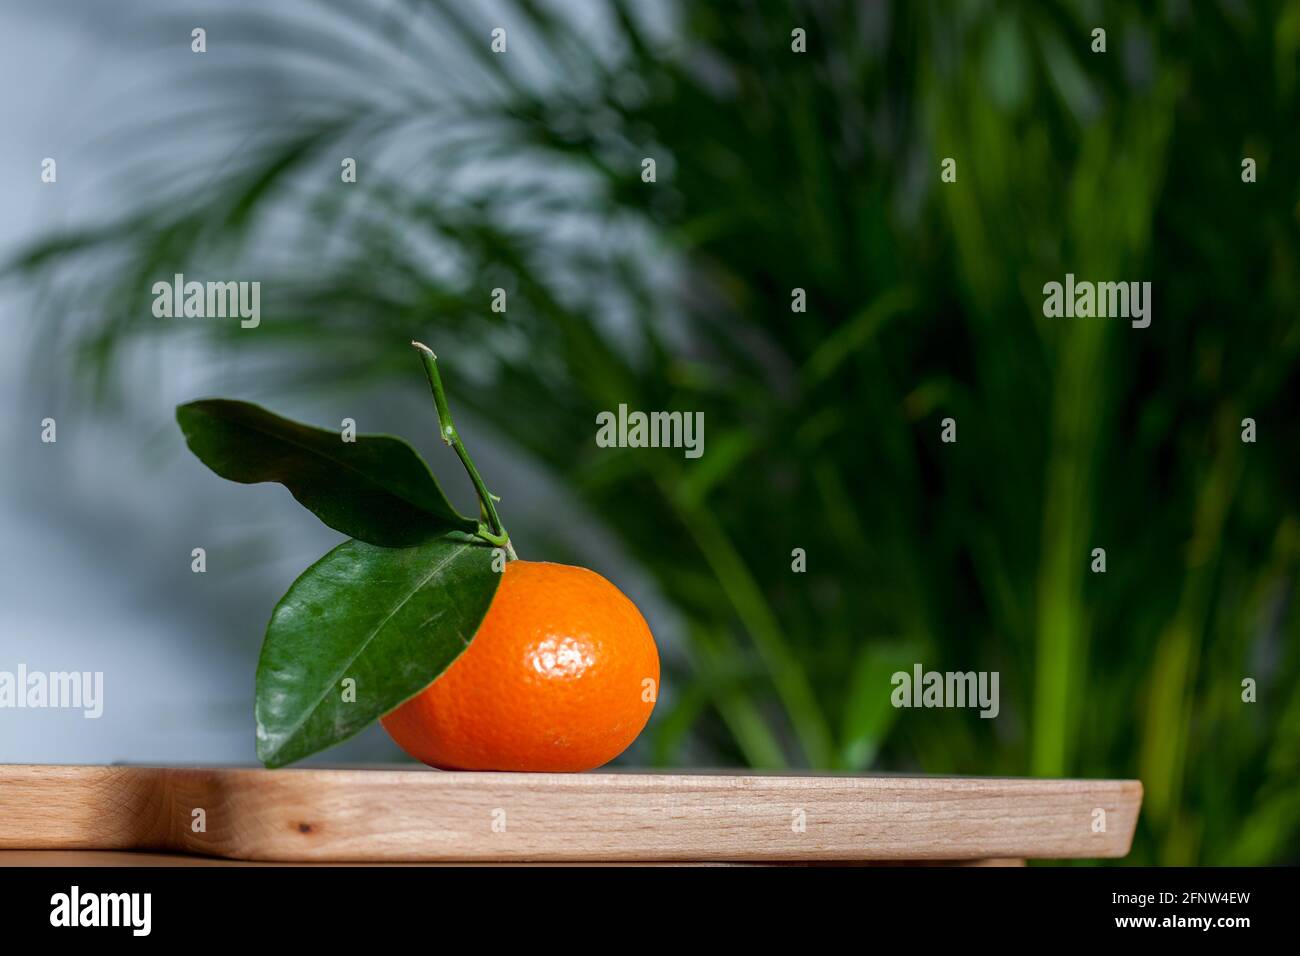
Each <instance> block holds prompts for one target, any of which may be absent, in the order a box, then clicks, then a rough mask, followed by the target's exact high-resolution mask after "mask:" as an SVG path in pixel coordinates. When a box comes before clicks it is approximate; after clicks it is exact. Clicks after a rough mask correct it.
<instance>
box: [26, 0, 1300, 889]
mask: <svg viewBox="0 0 1300 956" xmlns="http://www.w3.org/2000/svg"><path fill="white" fill-rule="evenodd" d="M315 7H316V9H314V10H312V11H310V12H309V13H306V14H304V13H293V14H291V13H290V12H288V9H286V10H285V11H283V12H280V13H270V12H268V13H265V14H258V15H256V16H250V15H237V16H234V15H232V16H230V17H227V18H219V17H214V18H213V22H212V23H211V24H210V25H209V27H208V29H209V36H210V38H220V42H219V43H218V42H216V40H215V39H210V40H209V43H210V47H211V49H212V52H210V53H209V54H207V57H208V58H209V59H208V60H206V61H204V60H203V58H196V61H202V62H196V65H195V66H194V67H193V68H192V69H193V75H192V76H188V77H186V78H173V82H176V83H178V84H181V83H190V84H192V86H187V87H184V88H185V89H192V90H193V95H192V96H191V97H190V100H189V103H188V105H187V110H189V111H191V112H190V113H189V114H188V116H189V119H191V120H193V119H194V118H195V116H199V117H201V118H202V120H203V121H204V122H228V123H229V124H230V126H231V128H232V129H233V130H238V131H239V133H238V135H237V136H231V137H228V142H229V143H230V144H231V145H232V146H237V147H238V148H236V149H233V151H231V152H229V153H226V152H223V153H222V155H221V157H220V158H219V161H213V162H211V163H203V162H200V161H198V160H196V161H195V162H194V163H192V164H183V163H182V164H179V165H177V164H172V165H169V166H167V167H166V168H167V169H168V171H169V172H168V178H167V181H164V182H158V181H157V179H156V178H155V180H154V181H153V184H152V186H151V189H150V190H149V191H148V192H147V193H141V194H140V197H139V201H138V204H137V207H136V208H133V209H130V210H128V211H127V212H126V213H125V214H124V215H123V216H122V217H121V218H120V219H119V220H117V221H114V222H112V223H110V224H109V225H107V226H105V227H102V228H98V229H96V230H93V231H87V232H81V233H78V232H75V231H74V232H70V233H67V234H61V235H57V236H51V237H49V239H48V240H47V241H44V242H42V243H41V244H39V245H36V246H33V247H32V248H31V249H30V250H29V252H28V253H27V254H26V255H25V256H24V257H23V258H22V259H21V260H19V261H18V262H17V263H16V264H15V268H17V269H18V270H20V271H23V272H25V273H27V274H44V275H53V274H57V275H59V276H61V277H62V278H61V279H60V282H59V283H57V284H54V285H52V286H50V295H51V298H50V299H49V300H47V302H46V309H47V311H48V313H49V314H50V315H52V316H53V315H60V316H65V317H67V319H68V320H67V321H65V322H63V323H55V324H53V325H51V327H50V328H51V331H50V335H51V336H53V337H54V338H56V339H58V338H60V337H67V338H69V339H70V338H72V337H73V336H75V337H76V343H77V345H76V347H77V348H78V350H79V351H78V354H79V356H80V357H81V359H82V360H83V361H84V365H85V367H86V368H88V369H91V370H92V371H94V372H96V373H97V375H96V381H97V382H98V383H99V385H100V386H101V389H102V391H104V392H105V393H109V392H111V390H112V387H113V371H114V368H115V367H116V366H115V360H116V358H117V356H119V355H120V354H121V347H122V345H123V343H124V342H125V341H127V340H128V339H130V338H131V337H133V336H135V335H136V334H138V333H151V334H157V333H158V332H159V329H160V327H161V326H160V323H159V322H158V320H154V319H152V318H151V316H150V312H149V302H150V293H149V288H150V286H151V284H152V282H153V281H156V280H158V279H160V278H164V279H165V278H169V277H170V275H171V274H172V272H173V271H184V272H186V273H187V276H188V277H192V278H204V277H209V276H211V277H216V278H230V277H232V276H238V277H240V278H250V277H260V278H261V279H262V280H263V293H264V298H263V314H264V315H265V316H267V318H266V319H265V320H264V321H263V323H262V326H261V328H260V329H258V330H257V331H256V333H254V334H249V333H245V332H242V331H240V330H239V328H238V324H237V323H220V322H216V323H203V322H201V323H199V324H200V325H201V326H202V328H203V329H204V334H207V335H210V336H212V337H213V338H216V339H219V340H221V341H222V342H223V343H224V344H225V345H226V346H227V347H237V348H238V349H240V350H244V351H258V352H259V353H275V354H283V355H286V356H290V357H291V362H292V364H293V366H294V367H296V368H297V369H298V370H299V371H300V373H301V375H302V380H306V379H307V378H309V377H310V378H317V377H318V376H320V375H321V374H328V375H330V376H334V377H335V378H334V380H335V381H338V382H340V383H347V382H351V383H358V382H371V381H375V380H378V379H385V378H400V379H401V380H402V381H406V382H410V381H412V379H413V376H412V365H411V359H410V354H409V349H408V347H407V344H406V343H407V341H408V340H409V339H410V338H412V337H413V336H418V337H426V336H428V337H429V338H428V340H429V341H431V342H434V343H435V344H436V347H437V349H438V351H439V352H440V353H441V354H444V355H446V356H448V357H454V358H451V359H450V361H451V362H452V367H453V368H458V369H460V370H462V371H461V372H460V373H459V374H461V375H463V376H470V377H472V381H473V382H474V386H475V387H465V386H463V385H462V386H461V387H456V386H454V385H453V391H454V392H455V401H456V404H457V405H458V406H460V405H469V406H473V408H474V410H475V411H476V413H478V414H479V416H480V419H481V420H483V421H486V422H490V423H491V424H492V425H493V426H494V427H495V428H496V429H498V430H499V432H500V433H501V434H502V435H503V436H506V437H507V438H508V439H509V440H510V441H512V442H513V443H514V444H515V445H516V446H517V447H518V448H519V449H521V450H523V451H524V452H526V453H527V454H528V455H529V456H531V457H532V458H533V459H534V460H535V461H536V462H538V463H540V464H542V465H543V466H545V467H546V468H547V469H548V470H549V471H550V472H552V473H553V474H554V475H555V476H557V477H558V478H559V479H560V480H562V481H563V482H564V483H565V484H566V485H567V486H568V487H570V488H572V489H574V491H575V492H576V493H577V494H579V495H580V496H581V498H582V500H583V501H584V502H585V503H586V504H587V505H588V506H589V507H590V510H591V511H592V512H593V513H594V514H597V515H599V516H600V517H601V519H602V520H603V521H604V522H605V523H606V524H607V526H608V528H609V530H610V531H612V532H614V533H615V534H616V535H617V536H618V538H619V540H620V541H621V543H622V545H623V546H624V547H625V548H626V550H627V552H628V553H629V554H630V555H631V556H633V557H634V558H635V559H636V560H637V561H638V562H639V563H640V564H641V565H642V566H643V567H644V569H645V570H646V571H647V572H648V573H649V574H651V575H653V578H654V580H655V581H656V582H657V584H658V586H659V588H660V589H661V590H662V592H663V594H664V595H665V596H666V597H667V598H668V599H669V600H670V601H671V602H672V603H673V605H675V607H676V608H678V609H679V610H680V611H681V620H682V621H683V622H684V625H683V626H684V629H685V630H684V633H683V634H681V635H679V637H680V639H681V643H682V644H683V646H685V647H686V648H688V650H689V654H688V656H687V657H686V658H685V659H672V660H669V661H668V662H667V664H668V668H669V669H668V672H667V675H666V687H667V688H668V690H667V693H666V696H665V698H664V700H663V702H662V703H661V707H660V711H659V713H657V715H656V718H655V721H654V722H653V723H652V726H651V730H650V731H649V732H650V733H651V734H652V739H651V740H652V750H651V753H652V756H653V760H654V761H655V762H656V763H659V764H661V765H664V766H672V765H674V764H679V763H682V762H684V761H687V760H691V761H695V762H700V761H704V762H711V763H714V764H748V765H751V766H755V767H764V768H782V767H815V768H822V769H828V770H846V771H862V770H867V769H872V768H876V769H887V770H898V771H908V772H932V773H966V774H1041V775H1080V776H1098V777H1130V776H1132V777H1138V778H1141V780H1142V781H1143V783H1144V785H1145V788H1146V800H1145V804H1144V808H1143V814H1142V820H1141V823H1140V826H1139V834H1138V838H1137V842H1136V844H1135V847H1134V852H1133V854H1132V856H1131V858H1130V859H1131V861H1133V862H1159V863H1191V862H1203V863H1218V864H1227V863H1240V864H1254V863H1266V862H1277V861H1283V860H1287V859H1290V860H1294V859H1296V857H1297V853H1298V852H1300V680H1298V679H1297V678H1300V640H1297V636H1298V635H1300V610H1298V609H1297V607H1296V596H1297V563H1298V562H1300V507H1298V506H1300V469H1298V468H1297V456H1296V449H1297V448H1298V447H1300V421H1298V420H1297V412H1298V411H1300V401H1298V399H1300V387H1298V386H1297V377H1296V371H1297V361H1298V359H1300V323H1298V322H1297V305H1298V304H1300V297H1298V296H1297V281H1300V280H1298V279H1297V264H1298V263H1297V258H1298V256H1300V242H1298V240H1300V177H1297V174H1296V170H1297V169H1300V148H1298V147H1300V123H1297V119H1298V118H1300V112H1298V111H1297V105H1298V103H1297V86H1296V81H1297V77H1296V72H1297V59H1298V51H1300V3H1297V2H1294V0H1288V2H1278V0H1259V2H1252V3H1248V4H1247V3H1226V2H1225V3H1210V2H1207V3H1189V2H1166V3H1160V4H1151V5H1136V4H1124V3H1101V2H1087V3H1084V2H1080V3H1057V2H1052V3H1046V2H1024V3H997V4H995V3H991V2H968V3H956V2H952V3H948V2H896V3H865V4H860V3H857V2H848V0H826V2H812V0H808V2H768V3H707V4H703V3H701V4H694V3H692V4H684V5H681V6H678V5H670V4H666V3H663V4H639V3H638V4H633V3H631V2H630V0H622V2H615V0H610V2H602V3H599V4H596V3H592V4H573V5H569V6H568V7H566V8H564V10H560V8H556V7H552V6H549V5H544V4H540V3H536V2H531V0H513V2H510V3H507V4H505V5H504V6H503V7H502V8H500V10H499V12H498V13H496V14H495V15H492V16H489V15H488V14H487V13H485V12H483V11H482V10H479V9H477V8H471V9H470V10H467V5H464V4H459V3H454V2H451V0H443V2H404V3H398V4H383V5H371V6H370V7H368V8H365V6H364V5H361V6H360V7H359V6H358V5H356V4H349V3H346V2H344V0H316V2H315ZM293 9H298V8H293ZM484 9H486V8H484ZM575 12H577V13H580V14H581V21H582V22H581V25H575V23H576V21H575V20H574V19H573V16H574V14H575ZM500 25H504V26H506V27H507V31H508V43H509V47H508V49H509V52H508V53H507V54H506V55H497V54H493V53H492V52H491V51H490V49H489V45H488V44H489V33H490V30H491V29H492V27H494V26H500ZM1098 26H1101V27H1104V28H1105V29H1106V30H1107V51H1106V52H1105V53H1104V54H1103V53H1093V52H1092V51H1091V49H1090V47H1091V44H1092V35H1091V34H1092V30H1093V29H1094V27H1098ZM794 27H801V28H803V29H805V30H806V31H807V48H808V52H807V53H806V54H796V53H792V52H791V32H790V31H791V29H792V28H794ZM184 35H188V27H186V28H185V31H184ZM169 42H174V40H172V41H169ZM232 45H234V46H237V47H239V48H240V49H241V50H242V51H243V52H244V53H245V54H247V55H246V56H245V57H244V59H243V60H241V61H240V66H239V68H238V69H237V70H235V69H220V70H218V69H217V68H216V67H215V66H214V65H213V63H212V61H211V58H212V57H218V56H221V55H222V54H221V52H220V51H221V50H222V49H223V48H226V49H229V48H230V47H231V46H232ZM268 91H272V92H268ZM195 103H198V104H200V105H201V111H200V106H196V105H194V104H195ZM175 121H176V118H174V117H173V118H167V117H159V118H157V120H156V122H157V123H158V124H159V126H158V128H163V127H164V124H166V123H168V122H172V123H173V125H172V126H171V127H170V128H171V129H172V130H175V129H176V128H178V127H177V126H175V125H174V123H175ZM342 156H355V157H357V159H358V163H359V177H358V182H357V183H356V184H354V185H347V186H341V185H340V183H339V160H340V157H342ZM647 156H650V157H654V158H656V161H657V173H658V181H657V182H656V183H654V184H647V183H644V182H642V180H641V177H640V172H641V160H642V158H643V157H647ZM1247 156H1249V157H1253V158H1254V159H1255V160H1257V162H1258V182H1255V183H1253V184H1247V183H1243V182H1242V179H1241V165H1240V164H1241V161H1242V159H1243V157H1247ZM944 157H952V158H954V159H956V161H957V171H958V179H957V182H956V183H952V184H943V183H941V182H940V178H939V171H940V161H941V159H942V158H944ZM173 167H175V168H173ZM151 168H152V169H153V170H154V171H155V174H156V171H157V169H158V168H159V167H158V165H157V164H155V165H154V166H153V167H151ZM173 180H174V181H173ZM105 259H107V260H108V261H110V262H111V269H109V270H108V271H107V274H108V275H110V276H111V279H112V283H111V288H112V290H113V292H112V295H111V296H110V297H109V298H108V300H107V302H106V300H105V295H104V285H103V281H104V277H105V274H106V270H105V268H104V267H103V265H102V263H103V261H104V260H105ZM90 262H98V263H101V265H99V266H97V267H96V268H94V269H92V268H90V267H89V266H88V265H86V263H90ZM250 268H253V269H255V271H256V272H257V276H252V275H251V273H250V271H249V270H250ZM1067 272H1073V273H1075V274H1076V275H1077V276H1079V277H1080V278H1081V279H1093V280H1150V281H1151V282H1152V283H1153V287H1154V309H1153V321H1152V324H1151V327H1150V328H1147V329H1132V328H1130V327H1129V325H1128V323H1127V322H1125V321H1122V320H1113V319H1112V320H1104V319H1091V320H1089V319H1045V318H1043V316H1042V291H1041V290H1042V286H1043V284H1044V283H1045V282H1047V281H1052V280H1057V281H1060V280H1062V279H1063V277H1064V275H1065V273H1067ZM496 287H502V288H505V289H506V290H507V292H508V295H509V300H508V301H509V308H508V312H507V313H506V314H505V315H500V314H494V313H492V312H491V311H490V309H489V307H488V306H489V300H490V295H491V290H492V289H493V288H496ZM795 288H802V289H804V290H806V294H807V300H808V308H807V312H806V313H794V312H792V311H791V294H792V290H793V289H795ZM78 315H79V316H80V317H81V321H73V317H75V316H78ZM165 325H166V327H167V328H166V329H164V331H170V330H171V329H173V328H175V327H177V325H179V323H165ZM471 373H472V374H471ZM451 374H453V375H455V374H457V373H451ZM287 387H293V386H292V385H289V386H287ZM411 387H413V388H414V387H416V386H415V385H414V384H412V386H411ZM620 403H627V404H628V406H629V407H631V408H633V409H646V410H651V409H680V410H702V411H703V412H704V413H705V421H706V424H707V429H706V444H705V455H704V457H703V458H702V459H700V460H698V461H688V460H686V459H684V458H683V457H682V456H681V454H680V452H679V451H678V452H675V451H671V450H654V451H651V450H625V451H610V450H604V449H598V448H596V446H595V444H594V442H593V435H594V433H595V424H594V423H595V416H596V414H597V413H598V412H599V411H601V410H606V409H616V408H617V407H618V405H619V404H620ZM1247 416H1249V417H1253V418H1254V419H1256V421H1257V422H1258V432H1259V440H1258V442H1257V443H1256V444H1243V443H1242V441H1241V440H1240V428H1241V426H1240V423H1241V420H1242V419H1243V418H1244V417H1247ZM946 417H952V418H954V419H955V420H956V422H957V428H958V442H957V443H956V444H943V443H941V442H940V439H939V435H940V421H941V420H942V419H943V418H946ZM505 507H506V511H505V514H506V517H507V522H508V523H509V524H510V525H511V527H512V528H514V527H517V526H519V525H521V524H522V523H524V522H525V521H526V518H525V517H524V516H520V515H516V514H514V513H512V512H511V511H510V510H509V505H508V503H507V505H506V506H505ZM1095 547H1104V548H1105V549H1106V552H1107V564H1108V569H1107V572H1106V573H1105V574H1093V573H1091V571H1090V568H1089V565H1090V561H1091V551H1092V549H1093V548H1095ZM795 548H803V549H805V550H806V553H807V560H808V566H807V568H808V569H807V572H806V573H805V574H802V575H800V574H795V573H792V571H791V553H792V550H793V549H795ZM572 557H574V558H576V559H579V560H580V559H581V558H582V555H574V556H572ZM918 661H919V662H922V663H923V664H924V665H925V666H926V667H927V668H930V669H938V670H997V671H999V672H1000V673H1001V693H1002V707H1001V715H1000V716H999V717H998V719H996V720H981V719H979V717H978V715H977V713H976V712H975V711H973V710H927V711H898V710H895V709H894V708H893V707H891V706H889V701H888V696H889V692H890V689H891V687H890V682H889V675H890V674H891V673H892V672H893V671H894V670H896V669H899V668H904V669H907V668H910V666H911V665H912V663H913V662H918ZM1245 677H1251V678H1254V679H1255V680H1256V681H1257V682H1258V701H1257V702H1256V703H1251V704H1246V703H1243V702H1242V699H1241V695H1242V688H1241V683H1242V680H1243V678H1245Z"/></svg>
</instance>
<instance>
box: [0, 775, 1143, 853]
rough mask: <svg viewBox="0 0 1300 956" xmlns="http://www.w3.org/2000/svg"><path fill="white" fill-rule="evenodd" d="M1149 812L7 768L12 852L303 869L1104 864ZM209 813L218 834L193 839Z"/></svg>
mask: <svg viewBox="0 0 1300 956" xmlns="http://www.w3.org/2000/svg"><path fill="white" fill-rule="evenodd" d="M1141 801H1142V785H1141V783H1139V782H1138V781H1135V780H1042V779H1012V778H982V777H888V776H877V777H857V776H767V775H762V776H760V775H735V774H647V773H587V774H518V773H444V772H439V771H432V770H315V769H305V770H275V771H268V770H260V769H256V770H255V769H244V768H213V769H205V768H192V769H188V768H161V767H119V766H115V767H74V766H26V765H16V766H0V850H150V851H158V852H171V853H188V854H203V855H208V856H214V857H224V858H229V859H238V860H260V861H302V862H313V861H314V862H368V861H375V862H439V861H466V862H474V861H480V862H500V861H513V862H527V861H537V862H564V861H569V862H605V861H608V862H618V861H626V862H656V861H662V862H672V861H681V862H709V861H718V862H721V861H736V862H745V861H751V862H757V861H773V862H778V861H786V862H810V861H925V860H936V861H938V860H954V861H960V860H982V859H990V858H1029V859H1052V858H1079V857H1095V858H1101V857H1120V856H1124V855H1125V854H1126V853H1128V850H1129V846H1130V844H1131V842H1132V839H1133V831H1134V827H1135V826H1136V823H1137V816H1138V810H1139V808H1140V805H1141ZM196 809H200V810H202V811H203V813H204V816H205V817H206V821H205V822H206V831H204V832H194V830H193V828H192V821H193V820H194V817H195V815H194V811H195V810H196ZM1097 809H1101V810H1104V811H1105V830H1104V832H1095V828H1094V820H1095V819H1097V815H1096V814H1095V811H1096V810H1097ZM801 822H802V828H801V827H800V823H801Z"/></svg>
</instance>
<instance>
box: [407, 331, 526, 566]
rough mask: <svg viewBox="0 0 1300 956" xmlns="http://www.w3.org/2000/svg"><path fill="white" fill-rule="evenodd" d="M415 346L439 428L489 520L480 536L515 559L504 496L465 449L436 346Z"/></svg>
mask: <svg viewBox="0 0 1300 956" xmlns="http://www.w3.org/2000/svg"><path fill="white" fill-rule="evenodd" d="M411 345H412V346H413V347H414V348H415V349H416V351H418V352H419V353H420V360H421V361H422V362H423V363H424V374H425V376H426V377H427V378H428V379H429V388H430V389H431V390H432V391H433V404H434V407H436V408H437V409H438V430H439V434H441V436H442V440H443V443H444V444H446V445H450V446H451V447H452V448H454V449H455V450H456V454H457V455H458V456H459V457H460V463H461V464H462V465H464V466H465V471H466V472H468V473H469V480H470V481H472V482H473V483H474V491H475V492H476V493H477V494H478V500H479V508H480V510H481V512H482V514H483V517H484V518H485V519H486V525H485V524H484V522H483V521H480V522H479V530H478V536H479V537H480V538H482V539H483V540H484V541H486V542H488V543H489V544H493V545H496V546H497V547H499V548H504V549H505V552H506V558H507V559H508V560H514V559H515V558H517V557H518V555H517V554H515V548H514V545H512V544H511V543H510V535H509V534H507V533H506V529H505V527H504V526H503V525H502V524H501V518H500V517H499V516H498V515H497V507H496V502H497V501H498V500H500V499H498V498H497V496H496V495H494V494H492V492H490V491H488V490H487V485H485V484H484V483H483V476H482V475H480V474H479V473H478V469H477V468H475V467H474V459H472V458H470V457H469V452H468V451H466V450H465V443H464V442H463V441H461V440H460V433H459V432H457V431H456V424H455V422H453V421H452V420H451V408H450V407H449V406H448V405H447V392H446V390H445V389H443V387H442V376H441V375H440V374H439V373H438V356H436V355H434V354H433V349H431V348H429V346H427V345H425V344H424V343H423V342H412V343H411Z"/></svg>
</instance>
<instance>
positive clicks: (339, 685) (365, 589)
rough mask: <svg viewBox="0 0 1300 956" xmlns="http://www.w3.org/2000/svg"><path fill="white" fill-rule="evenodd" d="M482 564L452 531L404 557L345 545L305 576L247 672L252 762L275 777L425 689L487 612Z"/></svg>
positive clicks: (400, 552) (492, 585) (487, 577)
mask: <svg viewBox="0 0 1300 956" xmlns="http://www.w3.org/2000/svg"><path fill="white" fill-rule="evenodd" d="M492 562H493V549H492V548H491V547H489V546H487V545H486V544H484V543H483V542H481V541H477V540H476V539H474V538H472V537H469V536H467V535H462V534H459V533H455V532H453V533H451V534H449V535H447V536H446V537H442V538H436V539H434V540H432V541H427V542H425V543H423V544H420V545H417V546H415V547H411V548H379V547H375V546H374V545H371V544H366V543H365V542H364V541H348V542H345V543H343V544H341V545H339V546H338V547H337V548H335V549H334V550H333V551H331V552H330V553H329V554H327V555H325V557H323V558H321V559H320V560H319V561H317V562H316V563H315V564H314V565H312V566H311V567H310V568H308V569H307V570H306V571H304V572H303V574H302V576H301V577H299V578H298V580H297V581H295V582H294V583H293V586H292V587H291V588H289V591H288V593H287V594H285V596H284V597H283V598H281V599H280V603H279V604H278V605H276V608H275V613H274V614H272V615H271V623H270V624H268V625H267V628H266V642H265V643H264V644H263V645H262V656H261V659H260V660H259V661H258V664H257V705H256V712H257V756H258V759H260V760H261V761H262V762H263V763H264V764H266V765H267V766H268V767H281V766H284V765H285V764H288V763H293V762H294V761H295V760H300V759H302V758H303V757H306V756H307V755H308V754H313V753H316V752H317V751H319V750H324V749H325V748H326V747H332V746H333V745H334V744H337V743H339V742H341V741H343V740H346V739H347V738H348V737H351V736H352V735H353V734H355V733H357V732H358V731H360V730H361V729H363V728H364V727H366V726H367V725H368V724H370V722H371V721H373V720H375V719H377V718H378V717H380V716H382V715H383V714H386V713H388V712H389V711H390V710H392V709H393V708H395V707H397V706H398V705H399V704H401V703H402V702H403V701H405V700H408V699H409V698H411V697H414V696H415V695H416V694H418V693H419V692H420V691H421V690H423V689H424V688H425V687H428V686H429V684H431V683H433V680H434V678H436V677H437V676H438V675H439V674H441V673H442V672H443V671H444V670H446V669H447V667H448V666H449V665H450V664H451V662H452V661H454V660H455V659H456V658H457V657H458V656H460V654H461V652H462V651H464V650H465V648H467V647H468V646H469V642H470V641H471V640H472V639H473V637H474V634H475V632H476V631H477V630H478V627H479V624H480V623H481V622H482V620H483V615H484V614H486V613H487V609H488V605H490V604H491V603H492V597H493V595H494V594H496V589H497V585H498V584H499V583H500V581H501V575H500V574H499V573H497V572H496V571H495V570H493V567H492ZM348 679H351V680H352V681H355V684H352V685H346V684H345V681H347V680H348ZM349 690H350V691H351V692H352V696H353V697H354V699H349V693H348V692H349Z"/></svg>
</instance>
